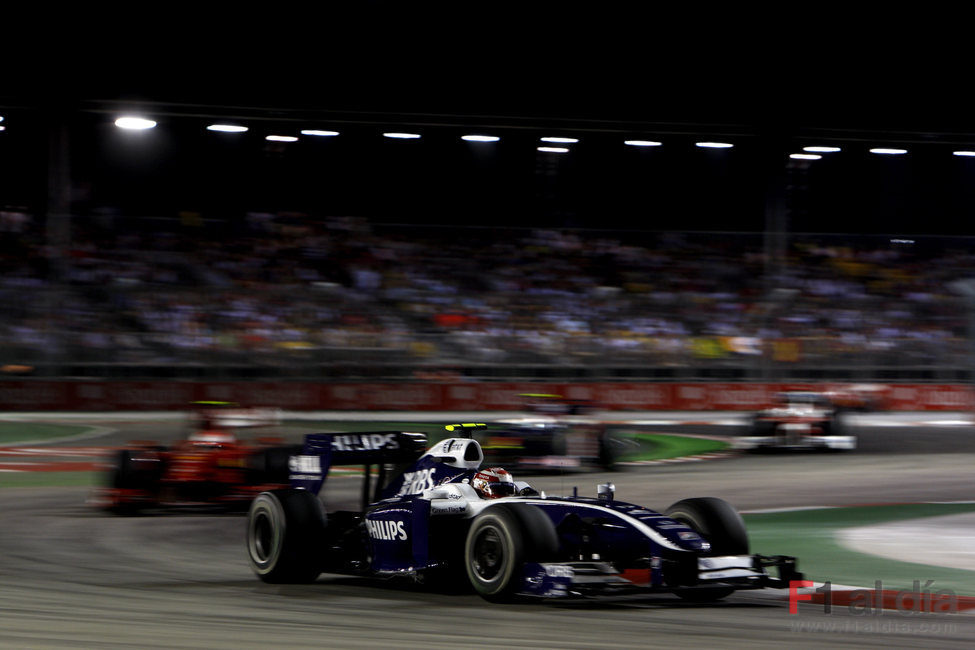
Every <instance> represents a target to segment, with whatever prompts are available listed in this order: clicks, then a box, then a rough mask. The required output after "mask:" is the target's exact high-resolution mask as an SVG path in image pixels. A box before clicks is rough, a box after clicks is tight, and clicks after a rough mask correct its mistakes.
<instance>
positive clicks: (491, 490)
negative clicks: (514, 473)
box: [471, 467, 515, 499]
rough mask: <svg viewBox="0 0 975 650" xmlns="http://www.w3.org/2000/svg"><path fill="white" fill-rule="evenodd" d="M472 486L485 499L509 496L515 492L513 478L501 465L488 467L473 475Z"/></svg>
mask: <svg viewBox="0 0 975 650" xmlns="http://www.w3.org/2000/svg"><path fill="white" fill-rule="evenodd" d="M471 485H472V487H473V488H474V489H475V490H476V491H477V493H478V494H479V495H481V497H483V498H485V499H498V498H501V497H510V496H512V495H513V494H514V493H515V480H514V479H513V478H512V477H511V474H510V473H509V472H508V471H507V470H506V469H504V468H503V467H488V468H487V469H482V470H481V471H479V472H478V473H477V474H475V475H474V480H473V481H471Z"/></svg>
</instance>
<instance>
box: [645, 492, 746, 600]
mask: <svg viewBox="0 0 975 650" xmlns="http://www.w3.org/2000/svg"><path fill="white" fill-rule="evenodd" d="M664 514H666V515H667V516H668V517H670V518H671V519H676V520H677V521H679V522H681V523H683V524H686V525H688V526H690V527H691V528H693V529H694V530H695V531H696V532H698V533H699V534H700V535H701V537H703V538H704V539H705V540H707V541H708V542H709V543H710V544H711V550H710V551H709V552H708V555H713V556H719V555H748V553H749V544H748V530H747V529H746V528H745V522H744V521H743V520H742V518H741V515H739V514H738V511H737V510H735V509H734V507H732V505H731V504H730V503H728V502H727V501H725V500H723V499H719V498H717V497H695V498H691V499H683V500H682V501H678V502H677V503H675V504H674V505H672V506H670V507H669V508H667V510H666V511H665V513H664ZM733 591H734V588H733V587H714V588H704V589H678V590H677V591H676V592H675V593H676V594H677V595H678V596H680V597H681V598H683V599H684V600H689V601H693V602H712V601H715V600H720V599H722V598H724V597H725V596H728V595H729V594H731V593H732V592H733Z"/></svg>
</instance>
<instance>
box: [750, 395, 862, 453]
mask: <svg viewBox="0 0 975 650" xmlns="http://www.w3.org/2000/svg"><path fill="white" fill-rule="evenodd" d="M775 401H776V403H775V404H774V405H773V406H771V407H769V408H767V409H763V410H761V411H759V412H757V413H755V414H753V415H752V416H750V417H749V419H748V422H747V423H746V425H745V431H744V432H743V433H742V434H741V435H739V436H737V437H735V439H734V440H733V442H732V446H733V447H734V448H736V449H742V450H752V451H761V450H774V449H782V450H789V449H824V450H826V449H828V450H851V449H855V448H856V446H857V438H856V436H855V435H853V434H852V433H851V427H850V425H849V423H848V422H847V419H846V417H845V416H844V415H843V412H844V410H846V409H845V408H843V407H840V406H837V405H836V404H835V403H834V402H833V401H832V399H831V398H830V396H829V395H828V394H825V393H818V392H814V391H788V392H784V393H780V394H778V395H776V398H775Z"/></svg>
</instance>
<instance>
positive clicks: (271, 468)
mask: <svg viewBox="0 0 975 650" xmlns="http://www.w3.org/2000/svg"><path fill="white" fill-rule="evenodd" d="M301 450H302V447H301V445H293V446H287V447H268V448H267V449H262V450H260V451H258V452H257V453H255V454H254V455H253V456H251V457H250V482H251V483H252V484H256V485H261V484H269V483H281V484H284V485H287V484H288V479H289V477H290V475H291V469H290V467H289V465H288V462H289V461H290V459H291V457H292V456H297V455H298V454H300V453H301Z"/></svg>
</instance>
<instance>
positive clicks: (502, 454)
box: [476, 393, 632, 470]
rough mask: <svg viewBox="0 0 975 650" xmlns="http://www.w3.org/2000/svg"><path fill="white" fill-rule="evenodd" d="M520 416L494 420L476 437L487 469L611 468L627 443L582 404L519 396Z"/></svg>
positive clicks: (591, 408)
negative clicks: (522, 412) (523, 413)
mask: <svg viewBox="0 0 975 650" xmlns="http://www.w3.org/2000/svg"><path fill="white" fill-rule="evenodd" d="M521 397H522V398H523V400H524V402H523V404H524V407H525V411H526V415H524V416H523V417H517V418H510V419H505V420H495V421H493V422H491V423H490V426H489V427H488V428H487V429H484V430H481V431H478V432H477V433H476V436H477V439H478V442H480V444H481V447H482V449H483V451H484V456H485V462H486V463H487V464H489V465H505V466H508V467H518V468H521V469H532V470H549V469H580V468H587V467H589V468H601V469H615V468H616V463H617V461H618V460H619V459H620V457H621V456H622V455H623V453H624V451H625V450H627V449H629V447H630V446H632V443H631V442H629V439H628V438H626V437H624V436H622V435H620V434H619V433H618V432H616V431H614V430H613V429H612V428H611V426H610V425H609V424H608V423H607V422H605V421H604V420H602V419H600V417H599V409H598V408H597V407H596V406H595V405H594V404H593V403H592V402H589V401H586V400H570V399H567V398H565V397H562V396H561V395H553V394H543V393H523V394H522V395H521Z"/></svg>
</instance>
